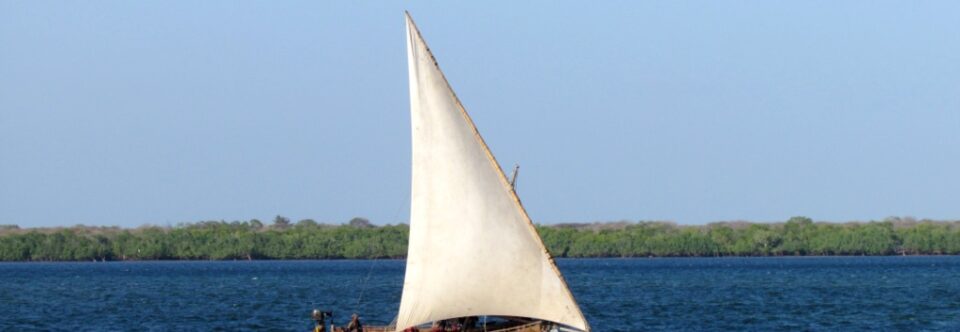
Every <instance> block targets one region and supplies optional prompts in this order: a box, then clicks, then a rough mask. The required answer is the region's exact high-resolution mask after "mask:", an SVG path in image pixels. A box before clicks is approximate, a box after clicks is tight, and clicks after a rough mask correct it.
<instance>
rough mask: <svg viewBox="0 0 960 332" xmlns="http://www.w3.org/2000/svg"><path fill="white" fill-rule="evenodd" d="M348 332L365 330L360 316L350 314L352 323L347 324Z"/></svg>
mask: <svg viewBox="0 0 960 332" xmlns="http://www.w3.org/2000/svg"><path fill="white" fill-rule="evenodd" d="M344 330H346V332H363V324H360V316H357V314H353V315H352V316H350V323H348V324H347V328H346V329H344Z"/></svg>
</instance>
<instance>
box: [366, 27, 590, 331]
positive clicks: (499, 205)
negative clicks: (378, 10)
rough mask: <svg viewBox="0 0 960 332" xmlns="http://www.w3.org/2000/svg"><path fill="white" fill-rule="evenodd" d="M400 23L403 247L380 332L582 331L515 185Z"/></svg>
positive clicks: (425, 51) (414, 34)
mask: <svg viewBox="0 0 960 332" xmlns="http://www.w3.org/2000/svg"><path fill="white" fill-rule="evenodd" d="M405 16H406V29H407V33H406V37H407V64H408V68H409V84H410V118H411V124H412V152H413V158H412V163H413V165H412V185H411V202H410V242H409V245H408V251H407V264H406V273H405V276H404V282H403V293H402V295H401V300H400V310H399V313H398V315H397V318H396V320H395V322H394V323H393V324H391V325H392V326H390V327H386V328H384V329H383V330H384V331H391V330H392V331H408V330H415V329H416V328H417V327H420V329H421V330H460V331H465V330H466V331H523V332H528V331H529V332H532V331H538V332H539V331H590V326H589V325H588V324H587V320H586V319H585V318H584V316H583V313H582V312H581V311H580V307H579V306H578V305H577V302H576V300H575V299H574V297H573V294H572V293H571V292H570V289H569V288H568V287H567V284H566V282H565V281H564V279H563V275H562V274H561V273H560V270H559V269H557V265H556V264H555V263H554V260H553V258H552V256H551V255H550V253H549V252H548V251H547V249H546V247H545V246H544V245H543V241H542V240H541V239H540V236H539V235H538V233H537V230H536V228H535V227H534V225H533V223H532V221H531V220H530V217H529V216H528V215H527V212H526V210H525V209H524V208H523V205H522V204H521V203H520V199H519V198H518V197H517V193H516V191H515V190H514V187H513V186H512V185H511V182H510V181H508V180H507V177H506V176H505V174H504V172H503V170H502V169H501V168H500V165H499V164H498V163H497V160H496V159H495V158H494V156H493V153H492V152H490V149H489V148H488V147H487V144H486V143H485V142H484V140H483V138H482V137H481V136H480V132H479V131H478V130H477V127H476V126H475V125H474V123H473V121H472V120H471V119H470V116H469V115H468V114H467V111H466V109H465V108H464V107H463V105H462V104H461V103H460V100H459V99H458V98H457V96H456V94H455V93H454V92H453V89H452V88H451V87H450V84H449V82H447V79H446V77H444V75H443V72H442V71H440V67H439V66H438V65H437V61H436V59H435V58H434V57H433V54H432V53H431V52H430V48H429V47H427V43H426V42H425V41H424V39H423V36H422V35H421V34H420V31H419V30H418V29H417V26H416V24H415V23H414V22H413V19H412V18H411V17H410V14H409V13H406V15H405ZM471 319H472V320H471ZM480 319H484V320H486V319H490V321H494V323H490V322H488V323H487V324H486V326H481V323H480V322H479V321H478V320H480ZM445 324H449V325H447V326H448V328H449V329H445V328H444V327H443V326H444V325H445ZM458 324H459V325H458ZM474 324H475V325H474ZM430 325H433V328H432V329H430V328H426V327H425V326H430ZM450 325H456V326H450ZM467 325H470V326H467ZM367 330H368V331H370V330H373V329H371V328H368V329H367Z"/></svg>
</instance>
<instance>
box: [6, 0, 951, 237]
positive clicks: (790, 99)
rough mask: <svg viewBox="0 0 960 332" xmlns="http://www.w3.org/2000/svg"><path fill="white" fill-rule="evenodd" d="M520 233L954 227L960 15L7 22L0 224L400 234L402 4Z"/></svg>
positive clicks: (251, 8) (251, 14)
mask: <svg viewBox="0 0 960 332" xmlns="http://www.w3.org/2000/svg"><path fill="white" fill-rule="evenodd" d="M404 9H408V10H410V12H411V13H412V14H413V16H414V18H415V19H416V20H417V23H418V25H419V26H420V29H421V30H422V31H423V33H424V35H425V37H426V39H427V41H428V42H429V43H430V46H431V48H432V49H433V50H434V52H435V54H436V56H437V57H438V60H439V62H440V65H441V68H443V70H444V71H445V72H446V75H447V77H448V78H449V79H450V81H451V84H453V86H454V89H456V91H457V93H458V95H459V96H460V97H461V99H462V101H463V102H464V104H465V105H466V107H467V109H468V111H470V112H471V115H472V116H473V117H474V120H475V121H476V123H477V125H478V126H479V128H480V130H481V132H482V133H483V135H484V136H485V138H486V139H487V141H488V143H489V144H490V146H491V148H492V149H493V152H494V153H495V154H496V155H497V157H498V159H499V160H500V162H501V163H502V164H503V166H504V167H506V168H510V167H512V165H513V164H515V163H519V164H520V165H521V172H520V178H519V183H518V187H519V188H518V189H519V192H520V196H521V198H522V199H523V201H524V203H525V205H526V207H527V209H528V210H529V212H530V214H531V216H532V217H533V219H534V220H535V221H536V222H542V223H554V222H565V221H596V220H619V219H630V220H637V219H643V220H650V219H658V220H674V221H677V222H679V223H684V224H700V223H707V222H712V221H718V220H734V219H748V220H755V221H777V220H784V219H786V218H789V217H790V216H793V215H806V216H810V217H812V218H814V219H817V220H836V221H845V220H855V219H859V220H866V219H881V218H884V217H887V216H892V215H901V216H916V217H921V218H922V217H928V218H960V196H958V189H960V173H958V169H960V19H958V17H960V16H958V13H960V2H956V1H942V2H936V1H931V2H927V1H925V2H911V1H898V2H883V1H881V2H877V1H842V2H838V1H795V2H782V1H777V2H769V1H755V2H723V3H720V2H715V1H702V2H688V1H682V2H680V1H660V2H652V1H651V2H632V1H631V2H627V1H624V2H557V3H555V2H532V3H528V2H517V3H515V2H504V3H498V4H489V5H488V6H479V5H475V4H472V3H471V4H464V3H456V4H449V3H446V2H427V3H420V2H415V3H401V2H385V3H367V2H336V3H333V2H330V3H328V2H322V3H321V2H313V1H303V2H278V1H257V2H252V1H243V2H241V1H236V2H216V1H213V2H207V1H177V2H159V1H158V2H128V1H116V2H37V1H2V2H0V224H19V225H21V226H53V225H73V224H78V223H82V224H92V225H122V226H137V225H141V224H146V223H150V224H159V225H165V224H176V223H178V222H184V221H197V220H207V219H216V220H219V219H226V220H235V219H250V218H260V219H264V220H269V219H272V217H273V216H274V215H277V214H282V215H285V216H288V217H290V218H291V219H294V220H298V219H301V218H313V219H316V220H318V221H324V222H335V223H340V222H345V221H346V220H348V219H349V218H351V217H353V216H366V217H368V218H370V219H371V220H372V221H373V222H375V223H379V224H385V223H397V222H404V221H406V220H407V214H408V204H409V202H408V200H409V194H408V191H409V181H410V180H409V172H410V166H409V163H410V157H409V153H410V146H409V145H410V142H409V115H408V112H409V110H408V107H409V104H408V100H407V77H406V75H407V74H406V59H405V56H406V53H405V49H404V47H405V44H404V27H403V10H404Z"/></svg>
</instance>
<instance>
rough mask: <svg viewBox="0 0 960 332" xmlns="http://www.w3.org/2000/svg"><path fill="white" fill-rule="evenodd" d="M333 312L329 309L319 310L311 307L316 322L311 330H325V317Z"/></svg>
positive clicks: (314, 331) (324, 331)
mask: <svg viewBox="0 0 960 332" xmlns="http://www.w3.org/2000/svg"><path fill="white" fill-rule="evenodd" d="M332 314H333V313H332V312H330V311H320V310H318V309H313V314H312V315H311V316H313V320H314V321H315V322H317V325H316V326H315V327H314V328H313V332H326V331H327V324H326V318H327V317H329V316H331V315H332Z"/></svg>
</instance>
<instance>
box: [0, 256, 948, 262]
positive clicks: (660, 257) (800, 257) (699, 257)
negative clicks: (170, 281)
mask: <svg viewBox="0 0 960 332" xmlns="http://www.w3.org/2000/svg"><path fill="white" fill-rule="evenodd" d="M956 256H960V254H942V255H927V254H918V255H830V256H809V255H807V256H797V255H794V256H652V257H554V259H556V260H558V261H565V260H657V259H717V260H723V259H739V258H750V259H753V258H770V259H779V258H786V259H820V258H864V257H872V258H893V257H904V258H908V257H909V258H935V257H956ZM405 260H406V258H318V259H253V260H245V259H219V260H214V259H152V260H107V261H92V260H91V261H30V260H27V261H0V264H20V263H23V264H33V263H36V264H50V263H70V264H98V263H227V262H351V261H353V262H373V261H390V262H394V261H405Z"/></svg>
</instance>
